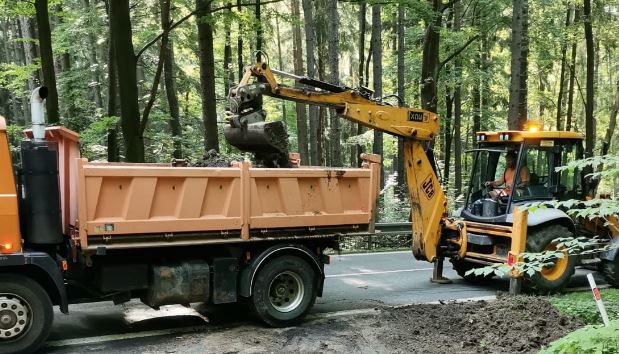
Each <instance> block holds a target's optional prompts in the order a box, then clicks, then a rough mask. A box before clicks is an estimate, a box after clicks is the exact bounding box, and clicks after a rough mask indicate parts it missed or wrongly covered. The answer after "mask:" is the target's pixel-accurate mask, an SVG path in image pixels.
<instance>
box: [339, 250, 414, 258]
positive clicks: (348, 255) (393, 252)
mask: <svg viewBox="0 0 619 354" xmlns="http://www.w3.org/2000/svg"><path fill="white" fill-rule="evenodd" d="M399 253H406V254H410V255H412V254H413V251H390V252H372V253H348V254H331V255H330V256H331V257H358V256H380V255H382V254H399Z"/></svg>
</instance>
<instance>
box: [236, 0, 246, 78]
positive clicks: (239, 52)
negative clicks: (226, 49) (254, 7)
mask: <svg viewBox="0 0 619 354" xmlns="http://www.w3.org/2000/svg"><path fill="white" fill-rule="evenodd" d="M241 5H243V1H242V0H236V6H237V11H238V12H239V14H242V13H243V6H241ZM238 22H239V36H238V39H237V40H236V62H237V65H238V66H239V80H241V78H242V77H243V67H244V66H245V62H244V61H243V36H242V35H241V33H243V31H244V28H243V22H242V21H238Z"/></svg>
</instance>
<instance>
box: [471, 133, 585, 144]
mask: <svg viewBox="0 0 619 354" xmlns="http://www.w3.org/2000/svg"><path fill="white" fill-rule="evenodd" d="M476 135H477V139H476V140H477V143H488V142H496V143H504V142H514V143H517V142H522V141H525V140H535V139H543V140H584V139H585V136H584V134H582V133H577V132H572V131H546V130H542V131H528V130H503V131H495V132H478V133H477V134H476ZM482 137H484V138H483V139H482Z"/></svg>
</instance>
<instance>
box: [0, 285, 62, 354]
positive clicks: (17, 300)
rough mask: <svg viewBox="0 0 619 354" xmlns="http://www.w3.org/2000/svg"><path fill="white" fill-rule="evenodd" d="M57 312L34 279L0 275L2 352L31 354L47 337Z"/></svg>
mask: <svg viewBox="0 0 619 354" xmlns="http://www.w3.org/2000/svg"><path fill="white" fill-rule="evenodd" d="M53 319H54V312H53V309H52V302H51V300H50V299H49V296H48V295H47V293H46V292H45V290H44V289H43V288H42V287H41V285H39V284H38V283H37V282H35V281H34V280H32V279H30V278H28V277H24V276H18V275H13V274H0V353H2V354H4V353H32V352H34V351H36V350H37V348H39V347H40V346H41V344H43V342H44V341H45V340H46V339H47V336H48V335H49V331H50V330H51V327H52V322H53Z"/></svg>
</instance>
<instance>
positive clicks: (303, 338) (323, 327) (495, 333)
mask: <svg viewBox="0 0 619 354" xmlns="http://www.w3.org/2000/svg"><path fill="white" fill-rule="evenodd" d="M581 326H582V324H581V323H580V322H579V321H578V320H575V319H574V318H571V317H567V316H564V315H562V314H560V313H559V312H557V310H555V309H554V308H553V307H552V306H551V305H550V304H549V303H548V302H547V301H546V300H544V299H543V298H539V297H528V296H519V297H507V296H499V298H498V299H497V300H495V301H481V302H465V303H445V304H421V305H413V306H407V307H400V308H380V309H379V308H377V309H374V310H370V311H368V312H364V313H362V314H356V315H346V316H331V317H329V316H325V315H321V316H317V317H316V318H315V319H308V321H306V322H305V323H303V324H302V325H300V326H297V327H292V328H279V329H277V328H275V329H274V328H265V327H263V326H261V325H259V324H252V325H243V326H232V327H231V328H230V327H228V328H221V327H220V328H219V329H217V330H213V331H208V330H207V332H195V333H186V334H183V335H181V336H177V337H173V338H166V339H164V338H160V339H158V340H156V341H154V342H150V343H148V344H147V345H144V344H143V343H142V344H141V345H139V346H138V347H133V348H132V347H131V344H130V343H123V344H124V345H121V346H120V347H118V346H116V347H114V348H110V347H107V348H105V347H103V348H98V349H103V350H104V351H105V352H108V353H109V352H123V353H126V352H140V353H381V354H382V353H536V352H537V351H538V350H539V349H540V348H542V347H543V346H547V345H548V344H549V343H550V342H552V341H554V340H555V339H558V338H560V337H562V336H564V335H565V334H567V333H569V332H571V331H573V330H574V329H576V328H578V327H581ZM224 327H225V326H224ZM93 349H95V348H88V351H92V350H93ZM94 351H95V352H96V351H97V350H96V349H95V350H94Z"/></svg>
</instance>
